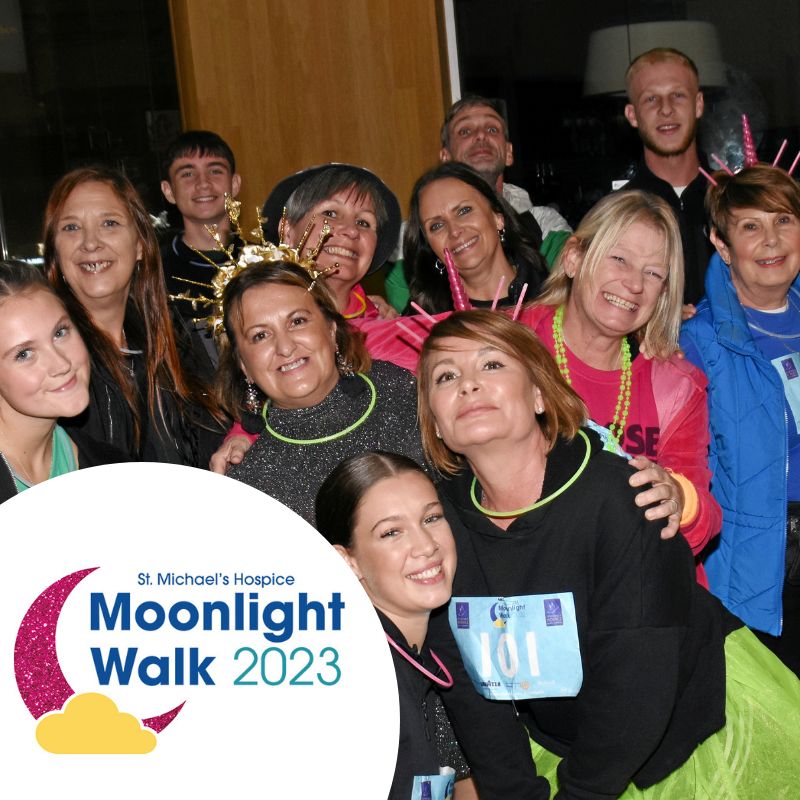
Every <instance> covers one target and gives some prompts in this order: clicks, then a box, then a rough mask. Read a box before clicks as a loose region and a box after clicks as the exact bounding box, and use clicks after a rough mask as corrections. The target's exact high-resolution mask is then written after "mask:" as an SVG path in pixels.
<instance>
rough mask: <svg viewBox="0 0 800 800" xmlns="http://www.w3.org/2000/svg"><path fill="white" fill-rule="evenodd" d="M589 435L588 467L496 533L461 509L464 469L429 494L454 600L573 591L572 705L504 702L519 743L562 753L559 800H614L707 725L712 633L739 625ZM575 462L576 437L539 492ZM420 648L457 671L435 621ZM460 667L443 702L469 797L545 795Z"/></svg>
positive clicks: (495, 708) (451, 646) (716, 690)
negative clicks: (576, 682)
mask: <svg viewBox="0 0 800 800" xmlns="http://www.w3.org/2000/svg"><path fill="white" fill-rule="evenodd" d="M588 435H589V437H590V441H591V443H592V454H591V458H590V460H589V462H588V465H587V467H586V468H585V470H584V471H583V473H582V474H581V475H580V477H579V478H578V479H577V480H576V481H575V483H574V484H572V486H571V487H570V488H568V489H567V490H566V491H565V492H564V493H563V494H561V495H559V496H558V497H556V498H555V499H554V500H552V501H551V502H549V503H547V504H545V505H543V506H542V507H540V508H538V509H535V510H533V511H530V512H528V513H527V514H524V515H523V516H521V517H519V518H518V519H516V520H515V521H514V522H513V523H512V524H511V526H510V527H509V528H508V530H506V531H503V530H501V529H500V528H498V527H497V526H495V525H494V524H493V523H492V522H491V521H489V519H488V518H487V517H485V516H484V515H483V514H482V513H480V512H479V511H478V510H477V509H476V508H475V507H474V506H473V504H472V502H471V500H470V497H469V488H470V484H471V481H472V477H473V476H472V474H471V473H470V472H468V471H467V472H465V473H462V474H461V475H459V476H457V477H456V478H455V479H453V480H451V481H448V482H445V483H444V484H443V485H442V488H441V491H442V494H443V501H444V504H445V514H446V516H447V518H448V520H450V524H451V527H452V528H453V533H454V535H455V538H456V545H457V551H458V569H457V572H456V577H455V583H454V587H453V595H454V596H492V597H508V596H516V595H529V594H545V593H555V592H566V591H571V592H572V593H573V596H574V600H575V608H576V615H577V623H578V637H579V642H580V650H581V661H582V665H583V676H584V677H583V685H582V687H581V689H580V691H579V693H578V695H577V697H575V698H559V699H542V700H527V701H525V700H523V701H517V702H516V703H515V707H516V711H517V712H518V713H519V719H520V720H521V721H522V722H523V723H524V725H525V726H527V728H528V729H529V731H530V734H531V736H532V738H534V739H535V740H536V741H538V742H539V743H540V744H542V745H543V746H544V747H546V748H548V749H549V750H551V751H553V752H555V753H556V754H557V755H560V756H562V757H563V761H562V762H561V764H560V766H559V770H558V774H559V781H560V791H559V793H558V795H557V797H558V798H560V800H567V798H570V799H571V800H573V799H574V800H577V798H580V800H589V798H592V799H597V800H599V799H600V798H603V799H604V800H605V798H611V797H617V796H618V795H619V794H621V793H622V792H623V791H624V790H625V787H626V786H627V785H628V783H629V782H630V781H633V782H634V783H636V784H637V785H638V786H641V787H647V786H650V785H652V784H654V783H656V782H657V781H659V780H661V779H662V778H664V777H665V776H666V775H668V774H669V773H671V772H673V771H674V770H675V769H677V768H678V767H679V766H680V765H681V764H682V763H683V762H684V761H685V760H686V759H687V758H688V757H689V756H690V755H691V753H692V752H693V750H694V749H695V747H696V746H697V745H698V744H699V743H700V742H702V741H703V740H704V739H705V738H707V737H708V736H709V735H711V734H712V733H714V732H715V731H717V730H719V729H720V728H721V727H722V726H723V725H724V723H725V715H724V712H725V661H724V651H723V644H724V637H725V635H726V634H727V633H728V632H729V631H730V630H732V629H734V628H736V627H738V626H740V625H741V623H740V622H739V621H738V620H736V618H734V617H732V616H731V615H729V614H728V613H727V612H726V611H725V610H724V609H723V607H722V606H721V605H720V604H719V602H718V601H717V600H716V599H715V598H713V597H712V596H711V595H709V594H708V593H707V592H706V591H705V590H704V589H702V588H701V587H700V586H699V585H698V584H697V583H696V581H695V576H694V561H693V559H692V554H691V551H690V549H689V546H688V545H687V544H686V542H685V541H684V539H683V538H682V537H680V536H678V537H675V538H674V539H670V540H668V541H664V540H662V539H661V537H660V530H661V523H660V522H659V523H655V522H653V523H651V522H647V521H646V520H645V518H644V515H643V512H642V509H640V508H638V507H637V506H636V505H635V504H634V496H635V493H636V490H634V489H632V488H631V487H630V486H629V485H628V478H629V477H630V474H631V468H630V467H629V466H628V464H627V462H625V461H624V460H623V459H621V458H619V457H617V456H614V455H611V454H610V453H607V452H604V451H603V450H602V449H601V445H600V442H599V439H598V438H597V437H596V435H595V434H593V433H589V434H588ZM585 454H586V445H585V442H584V440H583V438H582V437H576V439H575V440H574V441H573V442H571V443H567V442H565V441H563V440H560V441H559V442H558V443H557V444H556V446H555V448H554V449H553V451H552V452H551V453H550V455H549V456H548V459H547V466H546V471H545V476H544V484H543V486H542V497H547V496H548V495H549V494H551V493H552V492H554V491H555V490H556V489H558V488H559V487H561V486H563V485H564V484H565V483H566V481H567V480H568V479H569V478H570V477H571V476H572V475H573V473H575V471H576V469H577V468H578V466H579V465H580V463H581V461H582V459H583V457H584V456H585ZM428 639H429V645H430V646H431V647H432V648H433V649H434V650H435V651H436V652H437V653H438V654H439V655H440V657H441V658H443V659H446V663H448V665H449V664H450V663H454V664H455V665H456V667H458V658H457V650H456V646H455V643H454V641H453V638H452V634H450V629H449V626H448V624H447V619H446V616H445V615H442V614H440V613H437V614H436V615H435V616H434V617H433V618H432V619H431V625H430V629H429V634H428ZM461 669H463V668H461ZM461 669H459V673H460V674H458V675H457V674H456V673H455V672H454V675H453V677H454V678H455V681H456V682H455V685H454V687H453V689H451V690H450V691H449V692H446V693H444V694H443V699H444V701H445V705H446V707H447V710H448V713H449V714H450V717H451V719H452V721H453V725H454V728H455V731H456V735H457V736H458V738H459V741H460V742H461V745H462V747H463V749H464V753H465V755H466V757H467V760H468V761H469V763H470V766H471V767H472V769H473V773H474V775H475V779H476V781H477V783H478V788H479V790H480V792H481V797H482V798H485V800H492V799H493V798H503V800H512V798H526V800H533V798H542V799H543V800H544V798H547V797H548V796H549V795H548V791H549V790H548V789H547V788H546V787H544V786H542V783H543V779H541V778H538V777H537V776H536V772H535V767H534V765H533V762H532V760H531V756H530V749H529V745H528V737H527V734H526V731H525V728H524V727H523V726H522V725H519V724H518V721H517V719H515V713H514V708H513V707H512V704H511V703H503V702H492V701H488V700H485V699H484V698H483V697H481V696H480V695H479V694H478V693H477V692H476V691H475V690H474V689H473V687H472V685H471V683H470V682H469V679H468V678H467V677H466V674H465V673H463V672H462V671H461ZM500 752H502V754H503V758H502V760H501V759H500V758H498V753H500Z"/></svg>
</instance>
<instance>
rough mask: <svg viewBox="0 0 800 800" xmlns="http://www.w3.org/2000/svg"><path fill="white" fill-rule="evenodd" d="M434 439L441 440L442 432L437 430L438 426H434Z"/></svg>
mask: <svg viewBox="0 0 800 800" xmlns="http://www.w3.org/2000/svg"><path fill="white" fill-rule="evenodd" d="M436 438H437V439H441V438H442V432H441V431H440V430H439V426H438V425H437V426H436Z"/></svg>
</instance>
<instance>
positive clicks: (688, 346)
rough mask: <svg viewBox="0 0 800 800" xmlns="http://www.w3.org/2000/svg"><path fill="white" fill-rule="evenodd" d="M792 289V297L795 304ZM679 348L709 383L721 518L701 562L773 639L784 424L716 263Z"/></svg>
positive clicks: (777, 627)
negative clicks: (705, 376) (709, 548)
mask: <svg viewBox="0 0 800 800" xmlns="http://www.w3.org/2000/svg"><path fill="white" fill-rule="evenodd" d="M798 283H800V278H799V279H798V280H796V281H795V283H794V285H793V286H792V289H791V291H793V292H795V293H796V295H797V297H798V301H800V291H798ZM681 346H682V347H683V349H684V351H685V352H686V357H687V358H688V359H689V360H690V361H692V362H693V363H694V364H696V365H697V366H698V367H700V369H702V370H703V371H704V372H705V373H706V375H707V377H708V411H709V424H710V426H711V452H710V456H709V466H710V467H711V473H712V479H711V491H712V493H713V495H714V497H715V498H716V499H717V502H718V503H719V504H720V506H721V507H722V515H723V524H722V533H721V534H720V536H719V538H717V539H715V540H714V542H713V543H712V548H713V549H712V550H711V552H710V553H709V554H708V556H707V557H706V559H705V567H706V572H707V574H708V580H709V584H710V586H711V591H712V592H713V593H714V594H715V595H717V597H719V599H720V600H722V602H723V603H724V604H725V605H726V606H727V607H728V609H730V611H732V612H733V613H734V614H736V615H737V616H739V617H741V618H742V619H743V620H744V621H745V623H747V625H749V626H750V627H752V628H757V629H759V630H762V631H766V632H768V633H771V634H773V635H774V636H777V635H779V634H780V632H781V626H782V608H781V593H782V589H783V580H784V571H785V551H786V478H787V470H788V452H787V447H788V446H787V425H788V424H789V423H788V419H787V416H786V411H785V404H784V394H783V386H782V384H781V380H780V377H779V376H778V373H777V372H776V371H775V368H774V367H773V366H772V364H771V363H770V362H769V360H767V359H766V358H765V357H764V356H763V355H762V354H761V351H760V350H759V349H758V347H757V346H756V343H755V341H754V340H753V337H752V335H751V334H750V329H749V328H748V326H747V319H746V317H745V314H744V311H743V309H742V306H741V304H740V303H739V299H738V297H737V295H736V290H735V288H734V286H733V283H732V281H731V277H730V271H729V269H728V267H727V265H726V264H725V263H724V262H723V261H722V259H721V258H720V257H719V255H716V254H715V255H714V256H713V257H712V258H711V261H710V263H709V266H708V271H707V272H706V295H705V297H704V298H703V299H702V300H701V301H700V303H699V304H698V306H697V314H696V315H695V316H694V317H693V318H692V319H690V320H689V321H688V322H685V323H684V325H683V328H682V329H681Z"/></svg>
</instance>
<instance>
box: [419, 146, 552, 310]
mask: <svg viewBox="0 0 800 800" xmlns="http://www.w3.org/2000/svg"><path fill="white" fill-rule="evenodd" d="M445 249H447V250H449V251H450V252H451V253H452V256H453V261H454V263H455V266H456V269H457V270H458V273H459V275H460V276H461V280H462V281H463V282H464V286H465V288H466V290H467V295H468V297H469V299H470V302H471V304H472V305H473V306H474V307H481V306H484V307H488V306H489V305H490V304H491V303H492V300H493V298H494V295H495V292H496V291H497V288H498V284H499V283H500V282H501V281H502V282H503V287H502V292H501V297H500V301H499V305H500V306H508V305H513V304H514V303H516V302H517V300H518V298H519V296H520V294H521V292H522V287H523V286H524V285H525V284H527V290H526V296H527V297H529V298H530V297H534V296H536V294H538V291H539V287H540V285H541V283H542V281H543V280H544V279H545V278H546V276H547V269H546V266H545V262H544V259H543V258H542V257H541V255H540V254H539V253H538V252H537V251H536V250H535V248H534V247H533V246H532V245H531V244H530V243H529V242H528V241H527V240H526V239H525V237H524V235H523V233H522V229H521V228H520V226H519V223H518V222H517V215H516V214H515V213H514V211H513V210H512V209H511V208H510V206H508V205H507V204H506V203H505V201H504V200H503V199H502V198H500V197H498V195H497V193H496V192H495V191H494V189H493V188H492V187H491V186H489V184H488V183H486V181H485V180H484V179H483V178H482V177H481V176H480V175H478V173H477V172H475V171H474V170H472V169H470V167H468V166H466V165H465V164H460V163H458V162H455V161H448V162H446V163H444V164H441V165H440V166H438V167H436V168H435V169H432V170H430V171H429V172H426V173H425V174H424V175H423V176H422V177H421V178H420V179H419V180H418V181H417V183H416V184H415V186H414V189H413V191H412V193H411V203H410V211H409V219H408V226H407V227H406V232H405V236H404V239H403V253H404V256H405V269H406V272H407V276H408V280H409V289H410V291H411V297H412V299H413V300H415V301H416V302H417V303H419V304H420V305H421V306H422V307H423V308H424V309H426V310H427V311H429V312H431V313H439V312H441V311H447V310H450V309H452V308H453V299H452V295H451V293H450V284H449V282H448V279H447V276H446V275H445V274H444V267H443V264H444V259H445V255H444V251H445Z"/></svg>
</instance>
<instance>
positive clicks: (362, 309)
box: [342, 292, 367, 319]
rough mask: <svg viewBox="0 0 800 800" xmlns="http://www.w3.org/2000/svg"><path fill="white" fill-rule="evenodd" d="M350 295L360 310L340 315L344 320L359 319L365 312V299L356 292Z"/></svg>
mask: <svg viewBox="0 0 800 800" xmlns="http://www.w3.org/2000/svg"><path fill="white" fill-rule="evenodd" d="M352 294H353V295H354V296H355V297H356V299H357V300H358V302H359V304H360V308H359V309H358V311H354V312H353V313H352V314H342V316H343V317H344V318H345V319H355V318H356V317H360V316H361V315H362V314H363V313H364V312H365V311H366V310H367V298H366V297H363V296H362V295H360V294H359V293H358V292H352Z"/></svg>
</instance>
